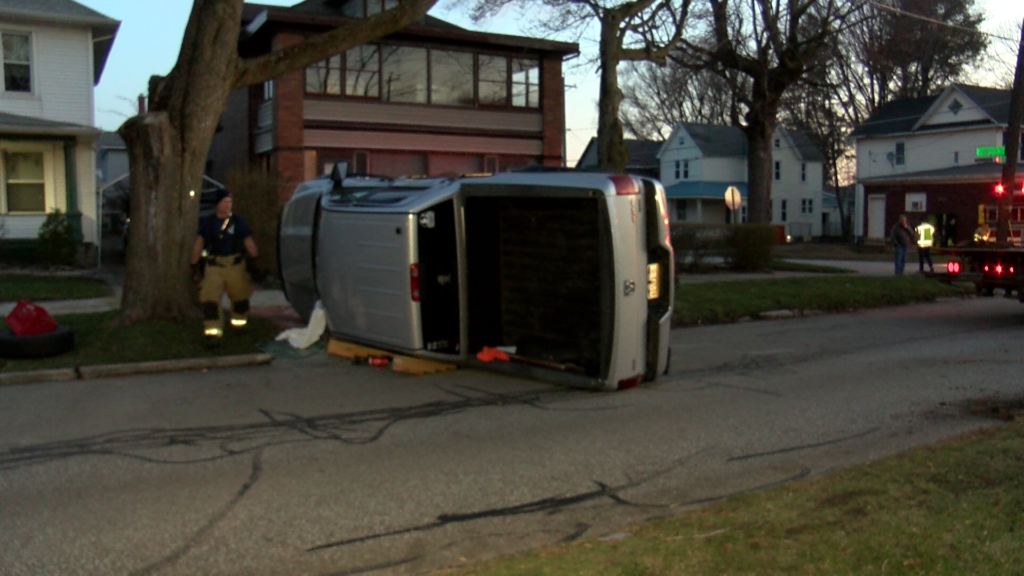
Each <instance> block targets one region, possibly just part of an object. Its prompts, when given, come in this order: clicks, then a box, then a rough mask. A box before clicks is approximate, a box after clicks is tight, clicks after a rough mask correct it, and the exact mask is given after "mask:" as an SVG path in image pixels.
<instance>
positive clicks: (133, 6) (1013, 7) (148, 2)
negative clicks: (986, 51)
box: [77, 0, 1024, 165]
mask: <svg viewBox="0 0 1024 576" xmlns="http://www.w3.org/2000/svg"><path fill="white" fill-rule="evenodd" d="M77 1H78V2H79V3H81V4H84V5H86V6H88V7H90V8H92V9H93V10H96V11H98V12H100V13H102V14H104V15H106V16H109V17H110V18H114V19H116V20H120V21H121V28H120V31H119V32H118V34H117V40H116V41H115V42H114V48H113V51H112V52H111V54H110V58H109V60H108V61H107V66H106V68H105V69H104V72H103V78H102V80H101V82H100V84H99V85H98V86H97V87H96V123H97V125H98V126H99V127H100V128H103V129H105V130H116V129H117V127H118V126H120V125H121V123H122V122H124V120H125V119H127V118H128V117H129V116H131V115H132V114H134V113H135V112H134V111H135V106H136V98H137V97H138V95H139V94H141V93H143V92H145V90H146V84H147V82H148V79H149V77H150V76H152V75H153V74H166V73H167V72H169V71H170V69H171V67H172V66H174V62H175V60H176V59H177V57H178V49H179V47H180V45H181V37H182V34H183V33H184V30H185V23H186V21H187V20H188V15H189V12H190V10H191V8H192V0H77ZM299 1H300V0H261V1H260V2H259V3H261V4H273V5H279V6H291V5H294V4H297V3H298V2H299ZM448 5H449V4H446V3H445V0H441V1H440V2H438V6H439V7H435V8H434V9H433V10H432V11H431V14H432V15H434V16H437V17H438V18H442V19H444V20H448V21H450V22H452V23H454V24H458V25H459V26H463V27H465V28H470V29H476V30H487V31H493V32H502V33H506V34H527V32H526V31H525V30H524V29H522V28H521V27H520V26H519V24H517V22H518V21H519V18H518V17H517V16H516V15H513V14H508V15H505V14H502V15H499V16H498V17H496V18H494V19H492V20H491V21H489V22H486V23H484V24H482V25H474V24H472V23H471V22H469V20H468V19H467V18H466V17H465V16H464V15H463V14H462V12H461V11H460V10H458V9H449V8H448V7H447V6H448ZM977 6H978V7H979V8H981V9H982V10H984V11H985V13H986V15H987V22H986V24H985V26H984V28H985V30H987V31H991V32H999V33H1003V34H1009V33H1010V32H1009V31H1008V30H1009V29H1010V28H1012V27H1015V26H1017V25H1019V24H1020V22H1021V19H1022V18H1024V1H1022V0H978V1H977ZM580 48H581V50H582V51H583V53H584V58H580V59H577V60H575V61H574V62H573V63H572V64H570V65H567V67H566V79H565V83H566V86H567V89H566V127H567V128H568V134H567V136H566V147H567V150H568V153H567V155H568V161H569V165H573V164H575V162H576V160H577V159H578V158H579V156H580V154H581V153H582V152H583V148H584V147H585V146H586V144H587V141H588V140H589V139H590V137H591V136H593V135H594V134H595V131H596V127H597V93H598V84H597V73H596V70H594V69H593V68H589V69H588V68H587V67H586V66H581V65H579V64H581V63H582V62H585V58H586V57H587V56H590V55H592V54H593V53H594V52H595V51H596V44H595V43H594V42H593V41H588V40H586V39H584V40H582V41H581V42H580Z"/></svg>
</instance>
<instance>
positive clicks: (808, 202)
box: [800, 198, 814, 214]
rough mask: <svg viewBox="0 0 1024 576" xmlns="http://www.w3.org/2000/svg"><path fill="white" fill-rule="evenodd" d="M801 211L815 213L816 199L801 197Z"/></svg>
mask: <svg viewBox="0 0 1024 576" xmlns="http://www.w3.org/2000/svg"><path fill="white" fill-rule="evenodd" d="M800 213H801V214H814V199H813V198H801V199H800Z"/></svg>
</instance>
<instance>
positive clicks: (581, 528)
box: [558, 522, 590, 544]
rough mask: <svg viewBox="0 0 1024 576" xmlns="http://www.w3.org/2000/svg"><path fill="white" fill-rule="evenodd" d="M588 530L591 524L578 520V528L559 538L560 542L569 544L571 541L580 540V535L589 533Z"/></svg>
mask: <svg viewBox="0 0 1024 576" xmlns="http://www.w3.org/2000/svg"><path fill="white" fill-rule="evenodd" d="M587 530H590V524H586V523H584V522H578V523H577V524H576V529H575V530H573V531H572V532H570V533H569V534H567V535H565V536H564V537H563V538H561V539H559V540H558V543H559V544H568V543H569V542H573V541H575V540H578V539H579V538H580V537H582V536H583V535H584V534H586V533H587Z"/></svg>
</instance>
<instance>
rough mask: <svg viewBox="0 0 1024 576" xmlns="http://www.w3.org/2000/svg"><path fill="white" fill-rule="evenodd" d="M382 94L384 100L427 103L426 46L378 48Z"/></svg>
mask: <svg viewBox="0 0 1024 576" xmlns="http://www.w3.org/2000/svg"><path fill="white" fill-rule="evenodd" d="M381 97H382V99H383V100H384V101H385V102H412V103H416V104H426V103H427V50H426V48H411V47H408V46H383V47H382V48H381Z"/></svg>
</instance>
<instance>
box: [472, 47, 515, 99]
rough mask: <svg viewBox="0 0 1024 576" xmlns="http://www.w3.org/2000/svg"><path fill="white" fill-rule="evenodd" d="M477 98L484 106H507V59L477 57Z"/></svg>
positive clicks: (501, 57) (486, 56)
mask: <svg viewBox="0 0 1024 576" xmlns="http://www.w3.org/2000/svg"><path fill="white" fill-rule="evenodd" d="M477 72H478V76H477V81H476V87H477V98H478V99H479V101H480V104H483V105H484V106H508V58H505V57H504V56H488V55H486V54H481V55H480V56H478V57H477Z"/></svg>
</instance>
